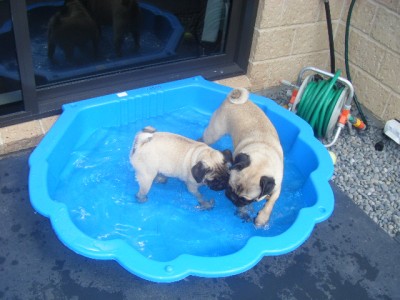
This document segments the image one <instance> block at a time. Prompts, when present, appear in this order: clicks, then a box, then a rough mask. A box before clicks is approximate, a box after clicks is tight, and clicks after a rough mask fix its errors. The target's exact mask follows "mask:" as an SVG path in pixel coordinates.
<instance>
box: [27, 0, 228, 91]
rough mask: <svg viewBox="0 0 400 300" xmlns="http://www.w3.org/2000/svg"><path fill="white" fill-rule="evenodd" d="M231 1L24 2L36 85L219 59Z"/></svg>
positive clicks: (121, 0) (87, 0)
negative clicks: (169, 63)
mask: <svg viewBox="0 0 400 300" xmlns="http://www.w3.org/2000/svg"><path fill="white" fill-rule="evenodd" d="M230 2H231V0H229V1H228V0H208V1H207V0H194V1H188V0H148V1H135V0H65V1H43V0H42V1H37V0H36V1H35V0H30V1H29V0H28V1H27V6H28V21H29V31H30V37H31V48H32V54H33V64H34V69H35V78H36V84H37V85H38V86H46V85H49V84H53V83H59V82H63V81H64V82H65V81H70V80H76V79H82V78H84V77H89V76H97V75H104V74H107V73H111V72H121V71H123V70H127V69H132V68H142V67H144V66H150V65H155V64H164V63H168V62H171V61H180V60H188V59H193V58H198V57H201V56H210V55H217V54H220V53H223V51H224V41H225V37H226V28H227V22H228V15H229V10H230Z"/></svg>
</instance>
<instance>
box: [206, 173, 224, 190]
mask: <svg viewBox="0 0 400 300" xmlns="http://www.w3.org/2000/svg"><path fill="white" fill-rule="evenodd" d="M205 183H206V185H207V186H208V187H209V188H210V189H212V190H213V191H222V190H224V189H225V188H226V187H227V186H228V183H229V173H228V172H227V171H224V172H221V173H220V174H219V175H218V176H216V177H215V178H213V179H212V180H205Z"/></svg>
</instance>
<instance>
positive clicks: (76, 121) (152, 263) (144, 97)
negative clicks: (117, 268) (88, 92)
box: [29, 77, 334, 282]
mask: <svg viewBox="0 0 400 300" xmlns="http://www.w3.org/2000/svg"><path fill="white" fill-rule="evenodd" d="M230 90H231V88H228V87H225V86H221V85H218V84H216V83H212V82H208V81H206V80H204V79H203V78H201V77H194V78H189V79H185V80H180V81H175V82H169V83H165V84H160V85H154V86H150V87H145V88H140V89H136V90H131V91H126V92H122V93H119V94H113V95H107V96H103V97H98V98H93V99H89V100H85V101H80V102H76V103H72V104H67V105H64V106H63V113H62V114H61V116H60V118H59V119H58V120H57V122H56V123H55V124H54V126H53V127H52V128H51V130H50V131H49V132H48V134H47V135H46V136H45V137H44V139H43V140H42V142H41V143H40V144H39V146H38V147H37V148H36V149H35V150H34V152H33V153H32V155H31V157H30V159H29V164H30V173H29V193H30V198H31V202H32V205H33V207H34V209H35V210H36V211H37V212H39V213H40V214H42V215H44V216H46V217H48V218H49V219H50V221H51V224H52V226H53V228H54V231H55V232H56V234H57V236H58V237H59V239H60V240H61V241H62V242H63V243H64V244H65V245H66V246H67V247H69V248H70V249H72V250H73V251H75V252H77V253H79V254H82V255H84V256H87V257H90V258H94V259H114V260H116V261H118V262H119V263H120V264H121V265H122V266H123V267H124V268H126V269H127V270H128V271H130V272H131V273H133V274H136V275H137V276H139V277H142V278H145V279H147V280H151V281H156V282H172V281H177V280H180V279H183V278H185V277H187V276H189V275H195V276H202V277H221V276H228V275H233V274H238V273H241V272H244V271H246V270H248V269H250V268H251V267H253V266H254V265H255V264H256V263H257V262H258V261H260V260H261V259H262V258H263V256H269V255H280V254H285V253H287V252H290V251H292V250H294V249H296V248H297V247H299V246H300V245H301V244H302V243H303V242H304V241H305V240H306V239H307V238H308V237H309V235H310V234H311V232H312V230H313V228H314V226H315V224H316V223H318V222H321V221H324V220H326V219H327V218H328V217H329V216H330V215H331V213H332V211H333V207H334V197H333V193H332V189H331V187H330V185H329V183H328V181H329V179H330V178H331V176H332V174H333V165H332V160H331V158H330V156H329V154H328V152H327V150H326V149H325V148H324V146H323V145H322V144H321V143H320V142H319V141H318V140H317V139H315V138H314V135H313V131H312V129H311V127H310V126H309V125H308V124H307V123H306V122H304V121H303V120H302V119H300V118H299V117H297V116H296V115H294V114H292V113H290V112H289V111H287V110H285V109H284V108H282V107H280V106H279V105H277V104H276V103H275V102H273V101H272V100H270V99H267V98H264V97H261V96H257V95H254V94H251V95H250V99H251V100H252V101H254V102H255V103H256V104H257V105H259V106H260V107H261V108H262V109H263V111H264V112H265V113H266V114H267V115H268V117H269V118H270V119H271V121H272V122H273V123H274V125H275V126H276V128H277V131H278V134H279V136H280V139H281V143H282V146H283V149H284V155H285V173H284V180H283V185H282V192H281V195H280V198H279V200H278V201H277V202H276V204H275V207H274V210H273V212H272V215H271V219H270V222H269V224H268V225H267V226H266V227H265V228H262V229H257V228H255V226H254V224H253V223H252V222H244V221H243V220H242V219H240V218H239V217H238V216H236V215H235V207H234V205H233V204H232V203H231V201H229V200H228V199H227V198H226V197H225V195H224V192H223V191H221V192H216V191H212V190H209V189H208V188H206V187H202V188H200V192H201V193H203V194H204V195H205V198H206V199H210V198H213V199H214V200H215V207H214V208H213V209H212V210H209V211H201V210H197V209H196V208H195V206H196V204H197V201H196V199H195V197H194V196H193V195H191V194H190V193H189V192H188V191H187V189H186V185H185V184H184V183H183V182H181V181H179V180H177V179H170V180H168V182H167V183H165V184H160V183H154V184H153V186H152V188H151V190H150V193H149V194H148V201H147V202H145V203H139V202H138V201H137V200H136V199H135V194H136V192H137V191H138V185H137V182H136V180H135V174H134V170H133V169H132V167H131V165H130V163H129V152H130V149H131V146H132V142H133V138H134V136H135V134H136V132H137V131H138V130H140V129H142V128H143V127H145V126H147V125H151V126H153V127H155V128H157V130H159V131H169V132H174V133H178V134H182V135H184V136H187V137H189V138H193V139H198V138H199V137H201V135H202V132H203V130H204V129H205V127H206V126H207V124H208V121H209V119H210V117H211V114H212V113H213V111H214V110H215V109H216V108H217V107H218V106H219V104H220V103H221V102H222V101H223V100H224V99H225V97H226V95H227V94H228V93H229V91H230ZM212 146H213V147H214V148H217V149H221V150H222V149H225V148H231V140H230V138H229V137H224V138H222V139H221V140H220V141H218V142H217V143H216V144H214V145H212ZM263 204H264V203H257V204H255V205H254V207H253V209H254V214H256V212H257V211H258V209H259V208H260V207H261V206H262V205H263Z"/></svg>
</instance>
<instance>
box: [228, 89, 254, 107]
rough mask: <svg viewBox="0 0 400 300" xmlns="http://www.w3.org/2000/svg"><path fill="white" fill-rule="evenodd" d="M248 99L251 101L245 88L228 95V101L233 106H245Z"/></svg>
mask: <svg viewBox="0 0 400 300" xmlns="http://www.w3.org/2000/svg"><path fill="white" fill-rule="evenodd" d="M247 99H249V91H248V90H246V89H245V88H236V89H234V90H232V91H231V92H230V93H229V94H228V100H229V102H231V103H233V104H243V103H245V102H246V101H247Z"/></svg>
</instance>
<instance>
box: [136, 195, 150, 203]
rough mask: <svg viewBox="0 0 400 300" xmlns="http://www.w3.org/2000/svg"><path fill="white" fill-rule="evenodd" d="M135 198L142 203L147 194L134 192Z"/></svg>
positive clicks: (145, 199)
mask: <svg viewBox="0 0 400 300" xmlns="http://www.w3.org/2000/svg"><path fill="white" fill-rule="evenodd" d="M136 199H137V200H138V202H139V203H144V202H146V201H147V195H139V194H136Z"/></svg>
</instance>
